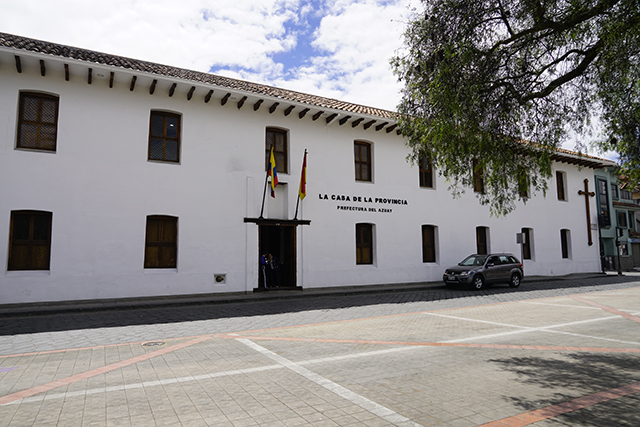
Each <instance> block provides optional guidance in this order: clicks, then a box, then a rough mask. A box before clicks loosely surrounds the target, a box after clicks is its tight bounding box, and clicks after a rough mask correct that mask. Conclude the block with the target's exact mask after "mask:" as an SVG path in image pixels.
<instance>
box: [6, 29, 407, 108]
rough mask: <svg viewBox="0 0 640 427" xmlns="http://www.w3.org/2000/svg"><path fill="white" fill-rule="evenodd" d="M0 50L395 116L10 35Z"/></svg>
mask: <svg viewBox="0 0 640 427" xmlns="http://www.w3.org/2000/svg"><path fill="white" fill-rule="evenodd" d="M0 46H2V47H7V48H13V49H18V50H23V51H29V52H38V53H43V54H46V55H53V56H58V57H61V58H69V59H75V60H79V61H85V62H92V63H96V64H102V65H108V66H112V67H119V68H124V69H127V70H133V71H141V72H145V73H151V74H157V75H160V76H166V77H173V78H178V79H183V80H189V81H193V82H198V83H205V84H212V85H216V86H219V87H224V88H228V89H231V90H241V91H245V92H250V93H254V94H256V95H262V96H269V97H274V98H280V99H282V100H285V101H292V102H299V103H303V104H308V105H310V106H315V107H319V108H330V109H334V110H341V111H346V112H350V113H354V114H364V115H370V116H375V117H379V118H384V119H393V118H394V117H395V113H394V112H392V111H388V110H382V109H379V108H373V107H367V106H364V105H359V104H353V103H349V102H344V101H340V100H337V99H333V98H325V97H322V96H316V95H309V94H306V93H302V92H296V91H292V90H287V89H282V88H278V87H275V86H268V85H263V84H258V83H252V82H247V81H243V80H238V79H232V78H229V77H223V76H218V75H215V74H210V73H202V72H199V71H192V70H187V69H184V68H177V67H172V66H169V65H162V64H156V63H153V62H147V61H140V60H137V59H131V58H126V57H123V56H117V55H110V54H106V53H101V52H96V51H92V50H87V49H80V48H77V47H72V46H65V45H61V44H57V43H50V42H46V41H42V40H35V39H30V38H27V37H20V36H16V35H13V34H7V33H1V32H0Z"/></svg>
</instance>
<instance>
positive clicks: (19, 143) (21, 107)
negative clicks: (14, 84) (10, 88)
mask: <svg viewBox="0 0 640 427" xmlns="http://www.w3.org/2000/svg"><path fill="white" fill-rule="evenodd" d="M27 97H29V98H36V99H37V107H36V108H37V112H36V120H27V119H25V117H24V116H25V98H27ZM44 100H48V101H54V102H55V112H54V118H53V119H54V120H53V123H47V122H43V121H42V102H43V101H44ZM18 102H19V104H18V130H17V135H16V149H20V150H35V151H45V152H51V153H55V152H57V149H58V117H59V112H60V97H59V96H57V95H51V94H46V93H39V92H29V91H25V92H20V96H19V101H18ZM23 125H31V126H36V138H35V142H36V147H30V146H27V145H24V141H23V138H24V135H25V134H24V133H23V130H22V128H23ZM43 127H53V147H49V148H47V147H43V146H42V145H43V144H42V139H44V138H41V135H42V133H41V130H42V128H43Z"/></svg>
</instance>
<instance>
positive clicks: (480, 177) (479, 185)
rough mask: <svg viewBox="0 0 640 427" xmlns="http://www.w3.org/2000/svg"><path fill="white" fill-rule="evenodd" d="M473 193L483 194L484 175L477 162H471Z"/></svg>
mask: <svg viewBox="0 0 640 427" xmlns="http://www.w3.org/2000/svg"><path fill="white" fill-rule="evenodd" d="M472 169H473V191H475V192H476V193H484V173H483V171H482V168H481V167H480V166H479V165H478V160H475V159H474V160H473V162H472Z"/></svg>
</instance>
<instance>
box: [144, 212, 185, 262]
mask: <svg viewBox="0 0 640 427" xmlns="http://www.w3.org/2000/svg"><path fill="white" fill-rule="evenodd" d="M177 261H178V218H176V217H172V216H159V215H150V216H148V217H147V231H146V239H145V252H144V268H176V267H177Z"/></svg>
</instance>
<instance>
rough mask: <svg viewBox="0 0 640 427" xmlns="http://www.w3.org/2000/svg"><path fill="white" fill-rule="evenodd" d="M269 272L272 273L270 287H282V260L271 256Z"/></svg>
mask: <svg viewBox="0 0 640 427" xmlns="http://www.w3.org/2000/svg"><path fill="white" fill-rule="evenodd" d="M268 260H269V270H270V272H271V278H270V281H269V286H275V287H278V288H279V287H280V260H279V259H278V258H276V257H275V256H273V255H271V254H269V258H268Z"/></svg>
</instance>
